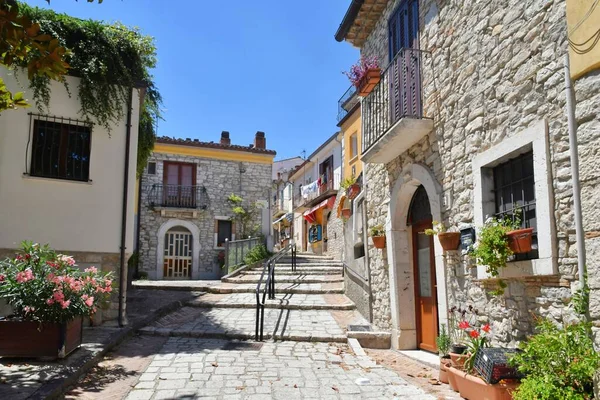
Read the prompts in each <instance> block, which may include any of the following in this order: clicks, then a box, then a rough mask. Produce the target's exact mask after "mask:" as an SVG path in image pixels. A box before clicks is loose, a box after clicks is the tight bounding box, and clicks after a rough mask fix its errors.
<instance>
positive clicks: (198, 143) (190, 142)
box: [156, 136, 277, 155]
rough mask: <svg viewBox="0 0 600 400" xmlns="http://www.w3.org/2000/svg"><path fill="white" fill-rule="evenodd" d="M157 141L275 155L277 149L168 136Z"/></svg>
mask: <svg viewBox="0 0 600 400" xmlns="http://www.w3.org/2000/svg"><path fill="white" fill-rule="evenodd" d="M156 143H164V144H176V145H178V146H191V147H205V148H208V149H223V150H233V151H245V152H247V153H258V154H272V155H275V154H277V152H276V151H275V150H268V149H257V148H255V147H253V146H240V145H237V144H221V143H215V142H201V141H199V140H198V139H177V138H170V137H168V136H162V137H158V138H156Z"/></svg>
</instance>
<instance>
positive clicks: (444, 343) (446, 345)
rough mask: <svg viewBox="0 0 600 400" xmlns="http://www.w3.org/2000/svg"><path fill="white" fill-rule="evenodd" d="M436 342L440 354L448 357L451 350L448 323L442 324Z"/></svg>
mask: <svg viewBox="0 0 600 400" xmlns="http://www.w3.org/2000/svg"><path fill="white" fill-rule="evenodd" d="M435 343H436V344H437V348H438V352H439V353H440V356H442V357H446V356H447V355H448V353H449V352H450V345H451V343H450V335H448V331H447V330H446V324H442V330H441V332H440V334H439V335H438V337H437V338H436V339H435Z"/></svg>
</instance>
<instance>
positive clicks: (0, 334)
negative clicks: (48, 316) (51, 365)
mask: <svg viewBox="0 0 600 400" xmlns="http://www.w3.org/2000/svg"><path fill="white" fill-rule="evenodd" d="M82 336H83V318H82V317H77V318H75V319H73V320H71V321H69V322H66V323H51V322H44V323H39V322H32V321H0V357H27V358H38V357H45V358H46V357H47V358H52V359H55V358H65V357H66V356H67V355H68V354H69V353H71V352H72V351H73V350H75V349H76V348H78V347H79V346H80V345H81V342H82Z"/></svg>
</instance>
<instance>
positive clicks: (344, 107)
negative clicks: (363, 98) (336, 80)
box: [337, 85, 359, 122]
mask: <svg viewBox="0 0 600 400" xmlns="http://www.w3.org/2000/svg"><path fill="white" fill-rule="evenodd" d="M358 101H359V100H358V95H357V93H356V88H355V87H354V85H352V86H350V87H349V88H348V90H346V92H345V93H344V94H343V95H342V97H340V99H339V100H338V116H337V120H338V122H340V121H341V120H342V119H344V117H345V116H346V115H348V112H350V110H352V107H354V106H355V105H356V104H357V103H358Z"/></svg>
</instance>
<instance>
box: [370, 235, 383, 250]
mask: <svg viewBox="0 0 600 400" xmlns="http://www.w3.org/2000/svg"><path fill="white" fill-rule="evenodd" d="M371 239H373V244H374V245H375V247H376V248H378V249H384V248H385V236H372V237H371Z"/></svg>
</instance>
